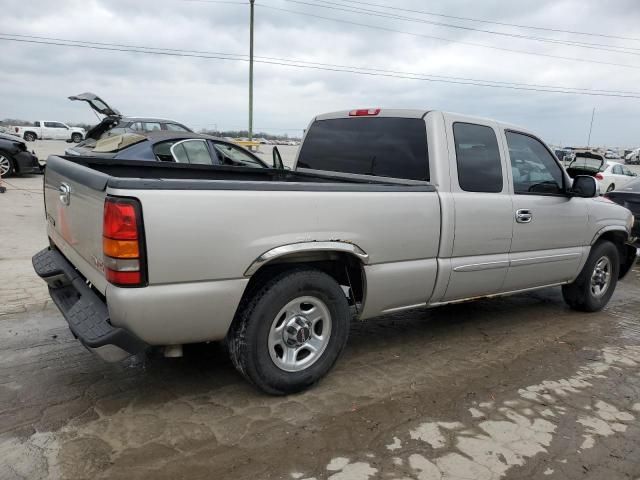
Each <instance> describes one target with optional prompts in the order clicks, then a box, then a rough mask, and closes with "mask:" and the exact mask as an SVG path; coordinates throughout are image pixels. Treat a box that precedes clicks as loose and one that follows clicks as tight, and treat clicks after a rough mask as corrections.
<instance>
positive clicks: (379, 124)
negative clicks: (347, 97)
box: [298, 117, 429, 180]
mask: <svg viewBox="0 0 640 480" xmlns="http://www.w3.org/2000/svg"><path fill="white" fill-rule="evenodd" d="M298 167H299V168H311V169H314V170H328V171H331V172H344V173H355V174H360V175H376V176H380V177H393V178H404V179H407V180H429V158H428V153H427V131H426V126H425V123H424V120H422V119H419V118H392V117H377V118H336V119H332V120H318V121H316V122H314V123H313V124H312V125H311V127H310V128H309V132H308V133H307V136H306V137H305V140H304V142H303V144H302V149H301V150H300V155H299V159H298Z"/></svg>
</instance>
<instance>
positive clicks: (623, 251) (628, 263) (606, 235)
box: [591, 230, 635, 279]
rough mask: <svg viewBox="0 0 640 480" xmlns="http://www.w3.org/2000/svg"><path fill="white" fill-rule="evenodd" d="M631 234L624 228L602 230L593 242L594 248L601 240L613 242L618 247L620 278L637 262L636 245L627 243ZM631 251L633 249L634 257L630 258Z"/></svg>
mask: <svg viewBox="0 0 640 480" xmlns="http://www.w3.org/2000/svg"><path fill="white" fill-rule="evenodd" d="M628 239H629V236H628V234H627V232H626V231H623V230H607V231H604V232H602V233H601V234H600V235H597V236H596V238H594V240H593V242H591V245H592V247H591V248H594V247H595V246H596V245H597V244H598V243H599V242H603V241H609V242H611V243H613V244H614V245H615V246H616V248H617V249H618V256H619V259H620V271H619V275H618V279H622V278H623V277H624V276H625V275H626V274H627V273H628V272H629V270H630V269H631V267H633V263H634V262H635V247H632V246H631V245H628V244H627V240H628ZM630 251H633V255H634V257H633V259H631V260H630V259H629V258H630V256H631V253H629V252H630Z"/></svg>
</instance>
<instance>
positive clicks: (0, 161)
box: [0, 152, 16, 178]
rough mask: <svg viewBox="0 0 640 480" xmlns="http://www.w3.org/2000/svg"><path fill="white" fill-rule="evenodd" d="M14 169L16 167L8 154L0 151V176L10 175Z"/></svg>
mask: <svg viewBox="0 0 640 480" xmlns="http://www.w3.org/2000/svg"><path fill="white" fill-rule="evenodd" d="M15 171H16V167H15V164H14V161H13V158H11V157H10V156H9V155H8V154H6V153H2V152H0V176H1V177H2V178H5V177H10V176H12V175H13V174H14V173H15Z"/></svg>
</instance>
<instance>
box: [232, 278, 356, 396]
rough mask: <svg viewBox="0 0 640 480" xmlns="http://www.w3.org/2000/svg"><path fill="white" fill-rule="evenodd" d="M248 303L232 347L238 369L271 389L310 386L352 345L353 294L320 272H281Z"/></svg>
mask: <svg viewBox="0 0 640 480" xmlns="http://www.w3.org/2000/svg"><path fill="white" fill-rule="evenodd" d="M243 303H244V305H241V307H240V309H239V311H238V313H237V314H236V318H235V319H234V322H233V324H232V326H231V329H230V331H229V334H228V335H227V346H228V350H229V353H230V356H231V360H232V362H233V364H234V365H235V367H236V369H237V370H238V371H239V372H240V373H242V375H244V377H245V378H247V379H248V380H249V381H250V382H251V383H253V384H254V385H255V386H257V387H258V388H260V389H261V390H263V391H264V392H266V393H269V394H272V395H286V394H290V393H295V392H299V391H301V390H304V389H306V388H308V387H310V386H311V385H313V384H314V383H316V382H317V381H318V380H320V379H321V378H322V377H323V376H324V375H325V374H326V373H327V372H328V371H329V370H330V369H331V368H332V367H333V365H334V363H335V362H336V360H337V359H338V357H339V356H340V353H341V352H342V350H343V349H344V346H345V345H346V343H347V338H348V335H349V324H350V320H351V314H350V310H349V304H348V302H347V298H346V296H345V294H344V292H343V291H342V288H341V287H340V285H338V283H337V282H336V281H335V280H334V279H333V278H332V277H330V276H329V275H327V274H326V273H324V272H321V271H319V270H311V269H296V270H293V271H291V270H290V271H285V272H283V273H280V274H279V275H277V276H275V277H274V278H272V279H271V280H270V281H268V282H267V283H266V284H265V285H264V286H263V287H262V288H260V289H259V290H256V291H255V292H254V294H253V295H252V296H251V297H250V298H248V299H247V301H246V302H243Z"/></svg>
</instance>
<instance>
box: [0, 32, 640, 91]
mask: <svg viewBox="0 0 640 480" xmlns="http://www.w3.org/2000/svg"><path fill="white" fill-rule="evenodd" d="M0 40H5V41H14V42H22V43H34V44H41V45H48V46H64V47H76V48H85V49H92V50H104V51H117V52H132V53H141V54H147V55H162V56H169V57H188V58H204V59H217V60H228V61H241V62H248V61H249V60H248V59H247V58H241V56H240V55H237V56H232V55H234V54H224V55H225V56H223V55H220V54H215V55H210V54H203V53H187V52H176V51H163V50H160V49H154V50H151V49H143V48H140V47H138V48H125V47H122V46H107V45H108V44H100V45H96V44H87V43H89V42H80V41H76V40H73V41H70V40H67V41H65V40H59V41H51V40H48V41H44V40H36V39H27V38H10V34H3V33H0ZM114 45H115V44H114ZM145 48H153V47H145ZM254 61H255V62H256V63H262V64H268V65H278V66H285V67H293V68H301V69H311V70H321V71H331V72H342V73H352V74H357V75H366V76H371V77H386V78H399V79H408V80H420V81H427V82H436V83H448V84H457V85H470V86H479V87H490V88H503V89H510V90H524V91H535V92H547V93H564V94H573V95H588V96H602V97H620V98H640V92H638V93H635V92H629V93H615V92H613V91H606V90H598V91H586V90H584V91H583V90H580V91H578V90H576V89H573V88H572V87H567V88H565V87H550V88H539V87H530V86H520V85H513V84H504V83H500V84H497V82H492V81H476V80H469V81H466V80H455V79H450V78H445V77H442V76H439V77H437V78H436V77H434V76H427V75H421V76H418V75H412V74H393V73H382V72H376V71H367V70H365V69H361V68H358V67H338V66H336V67H324V66H318V65H313V64H311V62H309V63H308V64H302V63H296V62H287V61H271V60H264V59H259V60H254Z"/></svg>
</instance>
